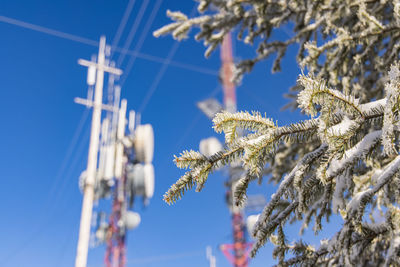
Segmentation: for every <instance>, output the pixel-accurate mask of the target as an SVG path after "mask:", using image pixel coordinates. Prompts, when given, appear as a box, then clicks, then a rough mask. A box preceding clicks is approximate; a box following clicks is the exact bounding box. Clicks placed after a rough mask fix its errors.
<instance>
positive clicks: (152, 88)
mask: <svg viewBox="0 0 400 267" xmlns="http://www.w3.org/2000/svg"><path fill="white" fill-rule="evenodd" d="M195 12H196V6H194V7H193V9H192V11H191V12H190V16H193V15H194V13H195ZM180 44H181V43H180V42H177V41H175V43H174V45H173V46H172V47H171V49H170V50H169V53H168V56H167V58H166V60H165V62H164V63H163V65H162V66H161V69H160V70H159V71H158V73H157V75H156V77H155V78H154V80H153V83H152V84H151V86H150V88H149V90H148V91H147V94H146V96H145V97H144V99H143V102H142V104H141V105H140V108H139V113H143V111H144V109H145V108H146V106H147V104H148V103H149V101H150V98H151V97H152V96H153V94H154V92H155V91H156V89H157V87H158V84H159V83H160V81H161V78H162V77H163V76H164V73H165V72H166V71H167V68H168V65H170V63H171V61H172V58H173V57H174V55H175V53H176V51H177V50H178V48H179V45H180Z"/></svg>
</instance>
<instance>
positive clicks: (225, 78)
mask: <svg viewBox="0 0 400 267" xmlns="http://www.w3.org/2000/svg"><path fill="white" fill-rule="evenodd" d="M221 61H222V68H221V75H222V84H223V89H224V106H225V110H227V111H228V112H231V113H234V112H236V89H235V84H234V83H233V81H232V78H233V67H234V65H233V56H232V39H231V34H230V33H228V34H227V35H226V36H225V37H224V40H223V42H222V46H221ZM236 165H237V164H235V163H233V164H232V167H231V168H230V169H229V180H228V183H227V184H228V190H227V192H226V200H227V205H228V207H229V210H230V211H231V214H232V228H233V244H224V245H221V250H222V252H223V253H224V255H225V256H226V257H227V259H228V260H229V261H230V262H231V263H232V264H233V266H235V267H247V266H248V262H249V257H248V251H249V247H250V246H251V244H249V243H246V236H245V232H244V227H245V225H244V221H243V210H242V209H241V208H240V207H238V206H236V205H235V204H234V203H233V195H232V194H233V190H232V189H233V186H234V183H235V182H236V179H235V178H236V177H235V176H237V172H238V168H239V166H236Z"/></svg>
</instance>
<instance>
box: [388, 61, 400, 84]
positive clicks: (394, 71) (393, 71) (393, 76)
mask: <svg viewBox="0 0 400 267" xmlns="http://www.w3.org/2000/svg"><path fill="white" fill-rule="evenodd" d="M388 74H389V80H391V81H393V80H397V79H398V78H399V77H400V70H399V68H398V66H397V65H392V66H391V67H390V71H389V73H388Z"/></svg>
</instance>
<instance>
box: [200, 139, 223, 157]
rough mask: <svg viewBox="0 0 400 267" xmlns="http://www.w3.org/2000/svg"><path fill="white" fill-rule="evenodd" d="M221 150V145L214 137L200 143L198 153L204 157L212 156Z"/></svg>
mask: <svg viewBox="0 0 400 267" xmlns="http://www.w3.org/2000/svg"><path fill="white" fill-rule="evenodd" d="M221 150H222V145H221V143H220V142H219V141H218V139H217V138H215V137H210V138H207V139H203V140H201V141H200V153H201V154H203V155H205V156H206V157H209V156H212V155H214V154H215V153H217V152H218V151H221Z"/></svg>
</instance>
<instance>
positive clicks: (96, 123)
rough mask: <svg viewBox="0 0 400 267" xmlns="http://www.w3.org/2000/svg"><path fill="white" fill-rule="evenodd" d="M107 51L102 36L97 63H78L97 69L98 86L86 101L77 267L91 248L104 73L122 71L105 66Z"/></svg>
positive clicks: (118, 72)
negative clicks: (87, 139)
mask: <svg viewBox="0 0 400 267" xmlns="http://www.w3.org/2000/svg"><path fill="white" fill-rule="evenodd" d="M105 49H106V38H105V37H104V36H102V37H101V38H100V43H99V53H98V56H97V63H96V62H92V61H87V60H82V59H80V60H79V61H78V63H79V64H80V65H83V66H86V67H88V68H93V67H94V68H95V69H96V74H97V75H96V76H97V77H96V86H95V93H94V101H93V102H91V101H90V100H89V99H88V100H87V101H86V105H88V106H92V107H93V115H92V126H91V133H90V144H89V153H88V162H87V169H86V179H85V185H84V189H83V203H82V212H81V222H80V228H79V239H78V247H77V253H76V259H75V266H76V267H86V263H87V254H88V248H89V238H90V224H91V218H92V209H93V199H94V184H95V179H96V169H97V155H98V148H99V135H100V125H101V121H100V120H101V111H102V108H103V104H102V98H103V82H104V72H110V73H113V74H116V75H121V74H122V71H121V70H119V69H115V68H112V67H108V66H106V65H105Z"/></svg>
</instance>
